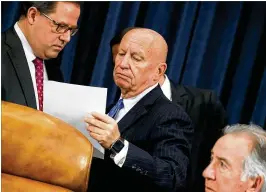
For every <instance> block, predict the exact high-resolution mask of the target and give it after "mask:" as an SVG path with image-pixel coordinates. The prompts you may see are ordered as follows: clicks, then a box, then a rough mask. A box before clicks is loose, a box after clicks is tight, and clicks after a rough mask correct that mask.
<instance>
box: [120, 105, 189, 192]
mask: <svg viewBox="0 0 266 192" xmlns="http://www.w3.org/2000/svg"><path fill="white" fill-rule="evenodd" d="M170 111H171V110H170ZM161 114H163V115H161V116H158V117H157V122H155V125H154V126H155V128H154V129H153V130H152V133H151V136H150V139H149V142H152V146H153V147H152V151H151V152H150V153H148V152H146V151H144V150H142V149H141V148H139V147H137V146H135V145H134V144H132V143H129V148H128V154H127V157H126V161H125V163H124V165H123V167H127V168H129V169H131V170H132V171H134V172H137V173H139V174H140V175H142V176H144V177H149V179H151V180H152V182H153V183H154V184H155V185H157V186H158V187H159V188H162V189H163V190H166V191H176V190H177V189H183V188H184V187H185V185H186V178H187V169H188V164H189V154H190V145H189V143H190V142H191V141H190V140H191V137H192V134H193V129H192V126H191V121H190V119H189V117H188V116H187V115H186V113H185V112H183V111H182V110H180V109H178V108H177V110H174V111H173V112H170V113H169V110H168V111H166V110H164V111H162V113H161Z"/></svg>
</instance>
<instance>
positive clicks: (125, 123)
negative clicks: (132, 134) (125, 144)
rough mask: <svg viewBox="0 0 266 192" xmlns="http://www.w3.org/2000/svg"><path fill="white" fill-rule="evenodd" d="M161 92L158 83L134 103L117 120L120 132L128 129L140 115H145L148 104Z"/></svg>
mask: <svg viewBox="0 0 266 192" xmlns="http://www.w3.org/2000/svg"><path fill="white" fill-rule="evenodd" d="M162 94H163V93H162V90H161V88H160V86H159V85H158V86H157V87H155V88H154V89H153V90H151V91H150V92H149V93H148V94H147V95H145V96H144V97H143V98H142V99H141V100H140V101H139V102H138V103H137V104H136V105H134V107H133V108H132V109H131V110H129V112H128V113H127V114H126V115H125V116H124V117H123V118H122V119H121V120H120V121H119V122H118V127H119V130H120V132H121V134H123V133H124V132H125V131H126V130H128V129H129V128H130V126H131V125H132V124H134V123H135V122H136V121H137V120H138V119H139V118H140V117H141V116H143V115H145V114H146V113H147V112H148V111H149V108H150V106H151V105H152V104H153V103H154V102H155V100H156V99H157V98H158V97H159V96H161V95H162Z"/></svg>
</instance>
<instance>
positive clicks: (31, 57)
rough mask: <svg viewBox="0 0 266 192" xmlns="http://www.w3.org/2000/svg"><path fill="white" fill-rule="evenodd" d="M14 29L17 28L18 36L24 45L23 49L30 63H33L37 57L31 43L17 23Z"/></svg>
mask: <svg viewBox="0 0 266 192" xmlns="http://www.w3.org/2000/svg"><path fill="white" fill-rule="evenodd" d="M14 28H15V31H16V33H17V34H18V37H19V39H20V41H21V43H22V47H23V49H24V52H25V55H26V58H27V61H28V63H32V61H33V60H34V59H35V58H36V56H35V55H34V53H33V51H32V48H31V46H30V44H29V42H28V41H27V39H26V37H25V35H24V34H23V32H22V31H21V29H20V28H19V26H18V22H16V24H15V26H14Z"/></svg>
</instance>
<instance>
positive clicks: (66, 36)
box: [60, 30, 71, 43]
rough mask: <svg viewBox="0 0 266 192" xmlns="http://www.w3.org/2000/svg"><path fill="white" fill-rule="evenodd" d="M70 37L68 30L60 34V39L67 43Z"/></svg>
mask: <svg viewBox="0 0 266 192" xmlns="http://www.w3.org/2000/svg"><path fill="white" fill-rule="evenodd" d="M70 39H71V33H70V30H68V31H67V32H65V33H63V34H62V35H61V36H60V40H62V41H64V42H66V43H68V42H69V41H70Z"/></svg>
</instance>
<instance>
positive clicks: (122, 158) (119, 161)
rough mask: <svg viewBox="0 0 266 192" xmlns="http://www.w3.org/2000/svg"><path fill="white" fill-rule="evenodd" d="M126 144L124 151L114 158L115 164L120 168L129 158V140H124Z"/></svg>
mask: <svg viewBox="0 0 266 192" xmlns="http://www.w3.org/2000/svg"><path fill="white" fill-rule="evenodd" d="M124 144H125V146H124V147H123V149H122V150H121V151H120V152H119V153H117V154H116V155H115V156H114V157H113V160H114V162H115V164H116V165H117V166H119V167H122V166H123V164H124V163H125V160H126V157H127V152H128V146H129V143H128V141H127V140H124Z"/></svg>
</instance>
